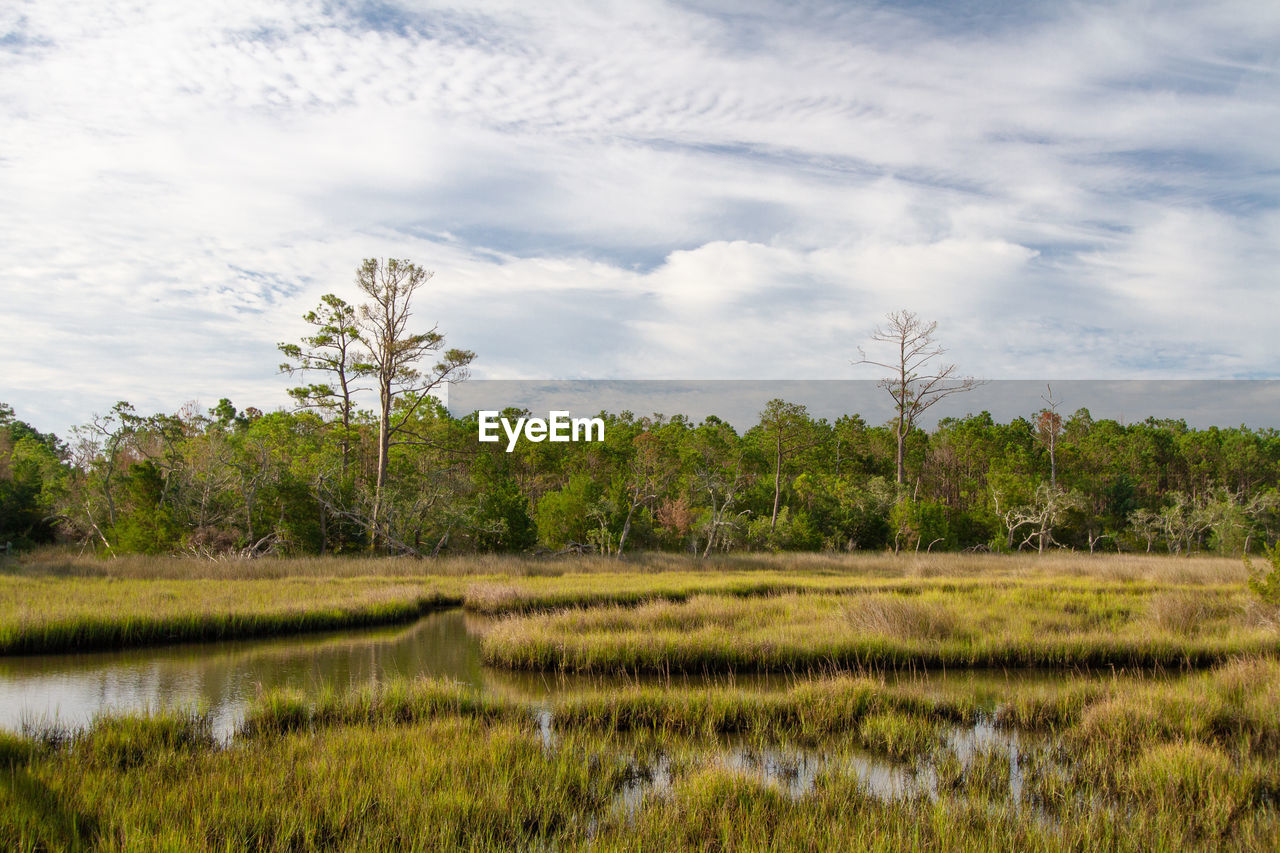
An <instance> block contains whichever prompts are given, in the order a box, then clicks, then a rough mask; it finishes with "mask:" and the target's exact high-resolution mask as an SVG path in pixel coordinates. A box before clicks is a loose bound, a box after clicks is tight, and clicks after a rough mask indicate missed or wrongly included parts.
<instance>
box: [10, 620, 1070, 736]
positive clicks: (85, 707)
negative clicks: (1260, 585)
mask: <svg viewBox="0 0 1280 853" xmlns="http://www.w3.org/2000/svg"><path fill="white" fill-rule="evenodd" d="M485 624H486V619H485V618H484V617H478V616H474V615H472V614H468V613H466V612H464V611H462V610H459V609H455V610H442V611H437V612H435V613H430V614H428V615H426V616H424V617H423V618H421V619H419V620H417V621H416V622H414V623H412V624H409V625H398V626H391V627H383V628H366V629H356V630H347V631H340V632H329V633H322V634H306V635H301V636H292V637H282V638H275V639H255V640H242V641H232V642H221V643H195V644H183V645H172V646H153V647H146V648H140V649H130V650H127V651H119V652H89V653H82V654H59V655H31V656H13V657H0V727H3V728H6V729H10V730H19V729H21V727H22V726H23V724H24V723H25V724H35V725H44V724H56V725H58V726H61V727H66V728H78V727H80V726H83V725H85V724H86V723H88V722H89V721H90V720H92V719H93V718H94V717H96V716H98V715H100V714H103V713H110V712H127V711H139V710H148V709H158V708H174V707H184V708H196V707H199V708H201V709H203V710H205V711H206V712H208V713H209V714H210V716H211V718H212V722H213V726H214V732H215V735H217V736H219V737H221V738H226V737H229V736H230V735H231V733H232V732H233V731H234V730H235V728H236V727H237V726H238V724H239V722H240V720H241V719H242V716H243V713H244V710H245V707H246V706H247V704H248V703H249V702H250V701H251V700H252V699H253V698H254V697H255V696H256V695H257V694H258V693H259V692H260V691H262V690H267V689H272V688H279V687H286V688H291V689H295V690H300V691H302V692H304V693H307V694H312V695H314V694H316V693H319V692H321V691H324V690H334V691H342V690H345V689H347V688H349V687H354V686H361V685H365V684H369V683H372V682H376V681H380V680H383V679H388V678H416V677H419V676H433V677H447V678H452V679H455V680H457V681H460V682H463V683H465V684H470V685H473V686H475V687H477V688H479V689H481V690H484V691H487V692H490V693H493V694H495V695H499V696H503V697H506V698H512V699H518V700H523V701H533V702H535V703H536V702H538V701H541V700H545V699H548V698H549V697H551V696H552V695H555V694H557V693H560V692H563V691H567V690H574V689H583V688H584V687H600V686H609V685H616V684H621V683H626V682H627V679H622V678H602V677H600V676H581V677H569V676H564V675H559V674H542V673H527V672H511V671H508V670H503V669H495V668H492V667H486V666H484V665H483V663H482V660H481V651H480V640H481V635H482V632H483V630H484V627H485ZM899 677H904V678H925V679H928V680H930V681H932V680H935V679H943V678H945V679H947V680H950V681H955V680H961V679H963V680H965V681H966V689H968V690H971V691H972V693H973V695H975V697H979V702H981V701H982V699H981V697H982V696H983V695H984V694H989V695H990V698H991V702H992V703H993V704H994V703H995V702H996V701H998V696H999V693H1000V686H1001V684H1007V682H1008V680H1010V679H1018V680H1025V679H1027V678H1044V679H1053V678H1061V677H1062V676H1060V675H1058V676H1055V675H1053V674H1051V673H1039V674H1035V673H1013V674H1002V673H986V674H975V673H972V672H953V673H949V674H947V673H931V674H924V673H919V672H912V673H904V674H900V675H899ZM672 681H673V682H674V683H676V684H686V685H689V686H728V685H737V686H741V687H748V688H751V689H755V690H770V689H785V688H786V687H788V686H790V685H791V684H793V683H794V681H795V679H794V677H791V676H785V675H771V676H763V675H762V676H750V675H748V676H744V675H737V676H729V675H718V676H709V677H698V676H681V677H673V679H672Z"/></svg>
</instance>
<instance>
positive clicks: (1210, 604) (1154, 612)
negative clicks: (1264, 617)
mask: <svg viewBox="0 0 1280 853" xmlns="http://www.w3.org/2000/svg"><path fill="white" fill-rule="evenodd" d="M1233 612H1237V613H1238V612H1239V608H1234V609H1233V608H1232V607H1230V606H1229V605H1227V604H1226V603H1224V602H1222V601H1220V600H1218V599H1212V598H1209V597H1207V596H1205V595H1203V594H1202V593H1199V592H1195V591H1187V590H1177V591H1172V592H1159V593H1156V594H1155V595H1152V596H1151V597H1150V600H1149V601H1148V603H1147V618H1148V619H1150V620H1151V622H1152V623H1153V624H1154V625H1155V626H1156V627H1157V628H1159V629H1161V630H1163V631H1168V632H1169V633H1171V634H1177V635H1179V636H1184V637H1193V636H1195V635H1196V634H1198V633H1200V629H1201V628H1202V627H1203V626H1204V624H1205V623H1206V622H1209V621H1211V620H1216V619H1221V618H1222V617H1224V616H1228V615H1231V614H1232V613H1233Z"/></svg>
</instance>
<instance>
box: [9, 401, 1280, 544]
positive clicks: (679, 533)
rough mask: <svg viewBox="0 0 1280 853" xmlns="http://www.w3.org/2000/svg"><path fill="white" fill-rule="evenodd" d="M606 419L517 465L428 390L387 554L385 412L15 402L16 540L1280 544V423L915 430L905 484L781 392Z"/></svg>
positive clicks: (890, 435) (855, 430)
mask: <svg viewBox="0 0 1280 853" xmlns="http://www.w3.org/2000/svg"><path fill="white" fill-rule="evenodd" d="M414 403H419V401H414ZM404 405H405V406H406V407H407V406H408V405H409V404H408V403H405V404H404ZM510 414H512V415H516V414H518V413H515V412H511V413H510ZM601 416H602V417H604V419H605V421H606V429H605V440H604V441H603V442H591V443H572V442H566V443H556V444H552V443H548V442H544V443H537V444H535V443H529V442H520V443H518V444H517V446H516V448H515V450H514V452H512V453H507V452H505V448H504V447H503V446H501V445H498V444H482V443H480V442H478V441H477V440H476V435H477V425H476V418H475V416H474V415H472V416H469V417H463V418H453V417H450V415H449V414H448V412H447V411H446V410H445V409H444V407H443V406H441V405H440V404H439V403H438V402H436V401H435V400H434V399H430V400H425V401H421V402H420V404H418V405H416V408H415V411H414V412H413V414H412V415H411V416H410V417H409V418H407V419H406V420H405V422H404V424H405V426H406V434H410V433H411V434H412V440H408V441H404V442H402V443H398V444H395V445H393V446H392V448H391V452H390V454H389V459H388V469H387V477H386V482H385V484H384V494H383V500H382V507H381V516H382V517H381V518H380V520H379V522H378V523H379V525H380V527H381V530H380V533H381V535H379V536H377V537H376V543H375V535H374V533H373V513H374V503H375V498H376V495H375V486H376V480H377V467H378V464H377V462H378V418H377V415H376V414H375V413H372V412H358V413H356V415H355V416H354V417H352V418H351V420H350V423H349V424H348V425H347V426H345V427H344V426H343V425H342V423H341V422H340V421H338V420H337V419H334V418H327V417H325V416H324V415H323V414H322V413H320V412H317V411H314V410H299V411H276V412H269V413H264V412H261V411H259V410H257V409H254V408H252V407H249V408H245V409H244V410H239V409H237V408H236V407H235V406H234V405H233V404H232V403H231V402H230V401H228V400H222V401H221V402H220V403H219V404H218V405H217V406H215V407H214V408H212V409H210V410H208V411H199V410H197V409H196V408H194V407H193V406H188V407H186V408H184V409H182V410H181V411H178V412H175V413H172V414H151V415H143V414H140V413H138V412H136V411H135V410H134V408H133V407H132V406H131V405H129V404H128V403H125V402H121V403H118V404H116V405H115V406H114V407H113V408H112V409H111V410H110V411H108V412H107V413H106V414H104V415H100V416H97V417H94V418H93V419H92V420H91V421H89V422H88V423H87V424H85V425H83V426H81V427H78V428H76V429H75V430H73V432H72V435H71V437H70V439H69V440H63V439H61V438H59V437H57V436H54V435H49V434H44V433H41V432H39V431H38V430H36V429H34V428H32V427H31V426H29V425H28V424H27V423H25V422H23V421H22V420H21V419H19V418H18V417H17V415H16V414H15V413H14V411H13V409H12V408H11V407H9V406H3V405H0V545H3V543H5V542H12V543H13V545H14V547H18V548H25V547H29V546H32V545H38V544H42V543H52V542H59V541H61V542H69V543H74V544H76V545H79V546H81V547H83V548H86V549H92V550H96V551H101V552H103V553H104V554H119V553H126V552H141V553H166V552H193V553H197V554H205V555H210V556H216V555H220V554H241V555H254V554H265V553H281V554H318V553H342V552H368V551H369V550H370V549H371V548H375V549H376V550H378V551H383V552H393V553H408V554H421V555H425V556H429V555H432V554H438V553H441V552H442V551H446V550H447V551H449V552H453V553H459V552H461V553H467V552H490V551H500V552H530V551H537V550H540V549H547V550H553V551H558V550H562V549H566V548H573V549H576V550H593V551H599V552H601V553H606V554H617V553H626V552H629V551H633V550H654V549H660V550H672V551H682V552H686V553H688V552H693V553H696V554H699V555H705V554H708V553H713V552H723V551H733V550H759V551H786V550H811V551H814V550H852V549H873V550H875V549H891V550H895V551H900V550H916V551H921V552H924V551H939V550H965V549H969V550H991V551H1009V550H1027V549H1031V550H1037V551H1040V550H1048V549H1057V548H1071V549H1076V550H1084V551H1117V550H1120V551H1137V552H1161V553H1164V552H1169V553H1179V554H1190V553H1192V552H1198V551H1210V552H1217V553H1222V554H1238V553H1241V552H1242V551H1247V550H1257V549H1259V548H1260V547H1261V546H1263V545H1265V544H1269V543H1271V542H1274V541H1275V540H1276V537H1277V535H1278V534H1280V491H1277V485H1278V484H1277V479H1278V478H1280V477H1278V472H1280V434H1278V433H1277V432H1276V431H1275V430H1273V429H1262V430H1253V429H1249V428H1245V427H1238V428H1227V429H1223V428H1216V427H1215V428H1209V429H1192V428H1189V427H1188V426H1187V425H1186V424H1185V423H1183V422H1182V421H1171V420H1154V419H1149V420H1146V421H1142V422H1139V423H1132V424H1121V423H1118V422H1116V421H1113V420H1094V419H1093V418H1092V417H1090V415H1089V412H1088V411H1087V410H1086V409H1080V410H1079V411H1077V412H1075V413H1074V414H1072V415H1070V416H1069V417H1064V418H1055V417H1046V416H1044V414H1043V413H1041V414H1039V415H1037V414H1035V413H1032V415H1031V416H1030V417H1028V418H1018V419H1015V420H1013V421H1012V422H1010V423H996V422H995V421H994V420H993V419H992V418H991V416H990V415H989V414H987V413H985V412H983V413H979V414H976V415H969V416H967V417H963V418H948V419H943V420H942V421H940V422H939V423H938V424H937V426H936V428H934V429H932V430H924V429H919V428H917V429H915V430H913V431H912V432H910V433H909V434H908V435H907V437H906V447H905V454H904V475H905V476H904V481H903V482H902V483H898V482H897V480H896V477H895V450H896V436H895V429H894V425H893V424H888V425H875V424H868V423H865V422H864V421H863V420H862V419H861V418H860V417H859V416H857V415H856V414H851V415H847V416H844V417H841V418H839V419H837V420H836V421H834V422H829V421H827V420H825V419H815V418H812V417H810V416H809V414H808V412H807V411H806V410H805V408H804V407H803V406H800V405H795V404H789V403H786V402H783V401H781V400H774V401H771V402H770V403H769V404H768V405H767V406H766V407H765V408H764V410H763V411H762V412H761V413H760V417H759V421H758V423H756V424H755V425H754V426H752V427H751V428H750V429H747V430H745V431H744V432H742V433H741V434H739V433H738V432H737V431H735V430H734V429H733V428H732V427H731V426H730V425H729V424H728V423H725V422H723V421H721V420H719V419H717V418H714V417H708V418H706V419H705V420H703V421H702V422H701V423H693V422H691V421H690V420H688V419H686V418H683V417H679V416H677V417H672V418H663V417H658V416H650V417H638V416H635V415H633V414H631V413H627V412H623V413H620V414H609V413H603V414H602V415H601ZM1051 443H1052V446H1053V450H1052V453H1051V451H1050V444H1051ZM1051 456H1052V458H1051Z"/></svg>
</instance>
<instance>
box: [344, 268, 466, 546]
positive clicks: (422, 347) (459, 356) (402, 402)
mask: <svg viewBox="0 0 1280 853" xmlns="http://www.w3.org/2000/svg"><path fill="white" fill-rule="evenodd" d="M431 276H432V273H430V272H428V271H427V270H425V269H423V268H422V267H420V266H418V265H417V264H414V263H411V262H410V261H407V260H397V259H395V258H392V259H389V260H385V261H380V260H378V259H376V258H369V259H367V260H365V262H364V263H362V264H361V265H360V267H359V268H358V269H357V270H356V286H357V287H358V288H359V289H360V291H361V292H362V293H363V294H364V295H365V296H366V297H367V298H368V301H367V302H364V303H363V304H361V305H360V306H359V308H358V309H357V311H356V322H355V328H356V329H357V330H358V332H359V337H360V340H361V342H362V344H363V345H364V348H365V349H364V351H363V353H362V354H361V356H360V358H359V360H358V362H357V363H358V364H359V367H360V370H361V371H362V372H365V373H367V374H368V375H369V376H370V377H372V380H373V383H374V386H375V390H376V391H377V393H378V444H377V447H378V461H377V467H376V469H375V471H376V475H375V476H376V479H375V482H374V497H373V507H372V511H371V513H370V518H369V544H370V547H372V548H379V547H384V546H386V545H387V544H389V543H388V542H387V541H386V539H387V537H386V535H385V534H386V531H385V530H383V517H382V516H383V513H384V509H385V507H384V498H385V492H386V489H387V470H388V465H389V461H390V454H391V449H392V448H393V447H395V446H396V445H397V444H402V443H406V442H413V441H421V440H422V439H421V437H420V436H415V435H414V433H413V431H412V421H413V418H414V416H415V414H416V413H417V411H418V409H419V407H421V406H422V405H423V404H424V403H426V401H427V400H428V399H429V398H430V397H431V392H432V391H434V390H435V389H437V388H439V387H440V386H442V385H443V384H445V383H449V382H458V381H461V380H463V379H465V378H466V377H467V373H468V371H467V368H468V365H470V364H471V362H472V360H474V359H475V353H473V352H471V351H469V350H463V349H449V350H445V349H444V335H443V334H441V333H440V332H439V331H438V328H437V327H433V328H431V329H430V330H428V331H426V332H412V331H410V330H409V320H410V318H411V317H412V316H413V314H412V310H411V308H412V302H413V297H414V296H415V295H416V294H417V293H418V291H419V290H420V289H421V288H422V287H423V285H425V284H426V283H427V281H429V280H430V278H431ZM435 354H439V356H440V359H439V361H437V362H436V364H435V365H434V366H432V367H430V368H427V369H425V370H424V369H422V367H421V366H420V365H421V363H422V360H423V359H424V358H426V357H428V356H430V355H435Z"/></svg>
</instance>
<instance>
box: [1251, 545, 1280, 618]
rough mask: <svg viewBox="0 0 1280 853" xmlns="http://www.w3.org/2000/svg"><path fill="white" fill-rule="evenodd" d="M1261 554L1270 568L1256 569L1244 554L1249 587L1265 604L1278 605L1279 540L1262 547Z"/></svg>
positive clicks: (1279, 582)
mask: <svg viewBox="0 0 1280 853" xmlns="http://www.w3.org/2000/svg"><path fill="white" fill-rule="evenodd" d="M1263 555H1264V556H1265V557H1266V559H1267V562H1268V563H1270V564H1271V568H1270V569H1266V570H1262V569H1257V568H1255V567H1254V565H1253V561H1252V560H1250V559H1249V555H1248V554H1246V555H1245V558H1244V564H1245V566H1247V567H1248V569H1249V589H1251V590H1253V593H1254V595H1256V596H1258V598H1260V599H1262V601H1263V602H1265V603H1267V604H1275V605H1280V542H1277V543H1276V544H1275V545H1273V546H1271V547H1270V548H1264V549H1263Z"/></svg>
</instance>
